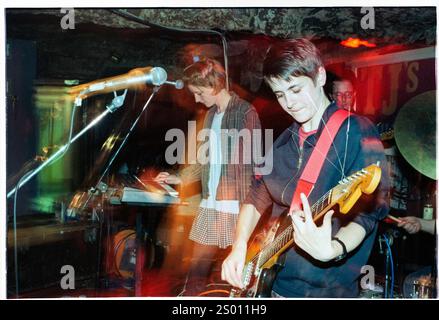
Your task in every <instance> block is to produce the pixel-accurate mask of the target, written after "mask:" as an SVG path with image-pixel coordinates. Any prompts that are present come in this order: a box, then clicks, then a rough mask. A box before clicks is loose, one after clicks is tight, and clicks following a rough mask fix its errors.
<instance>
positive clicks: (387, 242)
mask: <svg viewBox="0 0 439 320" xmlns="http://www.w3.org/2000/svg"><path fill="white" fill-rule="evenodd" d="M383 238H384V241H385V242H386V245H387V249H388V251H389V253H388V254H389V257H390V270H391V274H392V280H391V284H390V298H391V299H392V298H393V286H394V280H395V279H394V275H395V274H394V270H393V257H392V249H391V248H390V243H389V240H388V239H387V237H386V236H385V235H384V234H383ZM384 298H387V297H384Z"/></svg>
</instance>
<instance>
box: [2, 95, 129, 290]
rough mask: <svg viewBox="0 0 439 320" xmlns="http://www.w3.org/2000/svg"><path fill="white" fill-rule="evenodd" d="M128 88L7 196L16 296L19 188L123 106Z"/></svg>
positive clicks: (78, 100)
mask: <svg viewBox="0 0 439 320" xmlns="http://www.w3.org/2000/svg"><path fill="white" fill-rule="evenodd" d="M126 93H127V90H125V91H124V93H123V94H122V95H120V96H117V95H116V92H114V99H113V100H112V102H111V103H110V104H109V105H108V106H106V107H107V110H105V112H103V113H102V114H101V115H99V116H98V117H97V118H95V119H94V120H93V121H92V122H90V124H89V125H88V126H86V127H85V128H84V129H82V130H81V131H80V132H79V133H78V134H77V135H76V136H74V137H72V138H71V139H70V137H71V132H70V137H69V141H68V142H67V143H66V144H65V145H63V146H62V147H61V148H60V149H59V150H58V151H57V152H55V153H54V154H53V155H51V156H50V157H49V158H48V159H47V160H46V161H44V162H43V163H42V164H41V165H40V166H38V167H37V168H35V169H33V170H32V169H31V170H30V171H28V172H26V173H25V174H24V175H23V176H22V177H21V178H20V180H18V183H17V185H16V186H15V188H13V189H12V190H11V191H9V193H8V194H7V198H9V197H11V196H12V195H14V210H13V211H14V212H13V214H14V216H13V221H14V223H13V229H14V264H15V292H16V298H18V297H19V284H18V253H17V252H18V248H17V213H16V206H17V195H18V189H20V188H21V187H22V186H24V185H25V184H26V183H27V182H28V181H29V180H30V179H31V178H32V177H34V176H35V175H37V174H38V173H39V172H41V170H43V169H44V168H45V167H47V166H48V165H50V164H51V163H52V162H53V160H54V159H56V158H57V157H58V156H60V155H61V156H63V155H64V154H65V152H67V150H68V148H69V147H70V145H71V144H72V142H74V141H76V140H77V139H78V138H79V137H80V136H82V135H83V134H84V133H85V132H86V131H88V130H89V129H90V128H92V127H93V126H94V125H96V124H97V123H98V122H99V121H101V120H102V119H103V118H104V117H105V116H106V115H107V114H108V113H110V112H111V113H113V112H114V111H116V110H117V109H118V108H119V107H121V106H122V105H123V103H124V100H125V96H126ZM82 95H83V92H81V93H79V95H78V96H77V97H76V99H75V104H74V108H73V111H72V112H75V109H76V108H77V107H80V106H81V105H82V99H81V96H82ZM72 128H73V123H72V124H71V130H72Z"/></svg>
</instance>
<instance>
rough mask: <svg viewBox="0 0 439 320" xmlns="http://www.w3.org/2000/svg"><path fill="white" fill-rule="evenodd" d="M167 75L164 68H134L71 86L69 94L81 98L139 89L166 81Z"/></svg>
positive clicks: (159, 84)
mask: <svg viewBox="0 0 439 320" xmlns="http://www.w3.org/2000/svg"><path fill="white" fill-rule="evenodd" d="M167 77H168V75H167V73H166V71H165V69H163V68H160V67H145V68H136V69H133V70H131V71H129V72H128V73H125V74H122V75H119V76H114V77H109V78H104V79H99V80H95V81H92V82H88V83H85V84H81V85H78V86H75V87H72V88H71V89H70V90H69V93H70V94H73V95H80V97H81V99H85V98H88V97H90V96H93V95H96V94H101V93H107V92H112V91H117V90H121V89H134V90H139V89H142V88H144V86H145V85H153V86H161V85H162V84H164V83H165V82H166V79H167Z"/></svg>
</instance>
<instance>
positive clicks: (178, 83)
mask: <svg viewBox="0 0 439 320" xmlns="http://www.w3.org/2000/svg"><path fill="white" fill-rule="evenodd" d="M175 88H177V89H178V90H180V89H183V88H184V82H183V81H182V80H177V81H175Z"/></svg>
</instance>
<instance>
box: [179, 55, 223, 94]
mask: <svg viewBox="0 0 439 320" xmlns="http://www.w3.org/2000/svg"><path fill="white" fill-rule="evenodd" d="M183 81H184V82H185V83H186V84H187V85H192V86H197V87H209V88H213V89H214V92H215V93H218V92H219V91H221V90H222V89H224V88H225V83H226V74H225V71H224V68H223V66H222V65H221V64H220V63H219V62H218V61H216V60H214V59H205V60H202V61H197V62H195V63H193V64H191V65H190V66H188V67H186V69H184V71H183Z"/></svg>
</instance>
